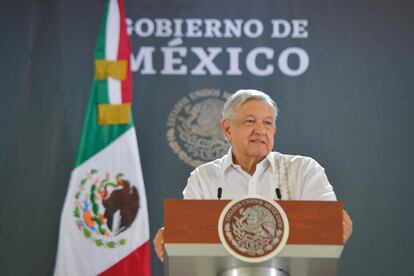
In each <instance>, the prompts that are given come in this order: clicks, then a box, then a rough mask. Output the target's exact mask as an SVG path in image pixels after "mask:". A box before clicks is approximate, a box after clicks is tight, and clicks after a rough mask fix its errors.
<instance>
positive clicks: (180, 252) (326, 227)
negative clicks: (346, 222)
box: [164, 199, 343, 276]
mask: <svg viewBox="0 0 414 276" xmlns="http://www.w3.org/2000/svg"><path fill="white" fill-rule="evenodd" d="M228 202H229V201H228V200H177V199H167V200H165V201H164V226H165V232H164V239H165V251H166V258H165V275H169V276H187V275H188V276H215V275H218V274H220V273H221V272H223V271H226V270H229V269H231V268H236V267H253V266H256V267H272V268H275V269H277V270H278V271H283V272H285V273H286V274H284V275H289V276H325V275H326V276H328V275H329V276H331V275H336V271H337V265H338V261H339V258H340V256H341V252H342V249H343V234H342V231H343V229H342V203H341V202H338V201H278V203H279V204H280V205H281V206H282V208H283V209H284V211H285V212H286V214H287V217H288V220H289V227H290V234H289V238H288V241H287V244H286V246H285V247H284V248H283V250H282V251H281V252H280V253H279V254H278V255H277V256H276V257H275V258H273V259H271V260H268V261H266V262H262V263H257V264H251V263H246V262H243V261H240V260H238V259H236V258H234V257H233V256H231V255H230V254H229V253H228V252H227V251H226V249H225V248H224V247H223V245H222V244H221V243H220V239H219V235H218V230H217V224H218V220H219V216H220V213H221V211H222V209H223V208H224V207H225V206H226V204H227V203H228Z"/></svg>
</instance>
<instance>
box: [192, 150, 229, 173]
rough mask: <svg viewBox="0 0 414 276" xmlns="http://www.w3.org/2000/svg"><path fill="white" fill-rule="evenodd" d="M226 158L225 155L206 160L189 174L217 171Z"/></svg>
mask: <svg viewBox="0 0 414 276" xmlns="http://www.w3.org/2000/svg"><path fill="white" fill-rule="evenodd" d="M225 159H226V155H224V156H222V157H220V158H217V159H215V160H213V161H210V162H207V163H205V164H202V165H200V166H198V167H197V168H195V169H194V170H193V171H192V173H191V174H200V173H211V172H213V171H218V170H220V169H221V168H222V166H223V164H224V162H225Z"/></svg>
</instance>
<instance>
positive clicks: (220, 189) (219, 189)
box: [217, 187, 223, 199]
mask: <svg viewBox="0 0 414 276" xmlns="http://www.w3.org/2000/svg"><path fill="white" fill-rule="evenodd" d="M222 192H223V189H222V188H221V187H218V189H217V198H218V199H221V193H222Z"/></svg>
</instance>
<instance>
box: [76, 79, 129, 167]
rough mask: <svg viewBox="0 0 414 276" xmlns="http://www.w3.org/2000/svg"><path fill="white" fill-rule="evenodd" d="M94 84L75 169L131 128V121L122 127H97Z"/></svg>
mask: <svg viewBox="0 0 414 276" xmlns="http://www.w3.org/2000/svg"><path fill="white" fill-rule="evenodd" d="M95 83H96V81H95V82H94V85H93V88H92V97H91V98H90V99H89V104H88V109H87V111H86V115H85V121H84V125H83V131H82V136H81V141H80V145H79V148H78V154H77V158H76V163H75V167H77V166H79V165H80V164H82V163H83V162H84V161H86V160H87V159H89V158H90V157H92V156H93V155H95V154H96V153H98V152H99V151H101V150H102V149H104V148H105V147H106V146H107V145H109V144H110V143H111V142H113V141H114V140H115V139H116V138H118V137H119V136H121V135H122V134H123V133H125V132H126V131H127V130H128V129H130V128H131V127H132V126H133V121H132V119H131V122H130V123H129V124H123V125H104V126H100V125H98V123H97V122H98V121H97V120H98V116H97V115H98V110H97V97H96V95H97V93H98V92H99V91H98V90H97V89H96V87H97V86H96V85H95Z"/></svg>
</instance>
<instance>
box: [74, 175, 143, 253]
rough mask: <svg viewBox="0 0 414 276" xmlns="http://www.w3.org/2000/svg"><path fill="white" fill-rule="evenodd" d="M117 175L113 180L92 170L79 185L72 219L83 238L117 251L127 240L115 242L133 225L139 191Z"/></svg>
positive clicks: (109, 176)
mask: <svg viewBox="0 0 414 276" xmlns="http://www.w3.org/2000/svg"><path fill="white" fill-rule="evenodd" d="M123 177H124V175H123V174H122V173H118V174H117V175H116V176H115V179H111V175H110V174H109V173H106V174H105V176H104V177H101V176H100V175H99V174H98V171H97V170H95V169H92V170H91V171H90V172H88V173H87V174H86V176H85V178H83V179H82V180H81V181H80V183H79V188H78V190H77V192H76V194H75V201H74V210H73V216H74V217H75V220H76V225H77V227H78V229H79V230H80V231H81V232H82V234H83V236H84V237H85V238H87V239H89V240H91V241H92V242H94V243H95V244H96V246H98V247H106V248H116V247H119V246H122V245H125V244H126V242H127V241H126V239H123V238H116V237H117V236H120V234H121V233H122V232H124V231H125V230H127V229H128V228H129V227H130V226H131V224H132V223H133V222H134V220H135V217H136V215H137V213H138V209H139V196H138V190H137V188H136V187H135V186H133V185H131V184H130V183H129V181H128V180H126V179H124V178H123Z"/></svg>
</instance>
